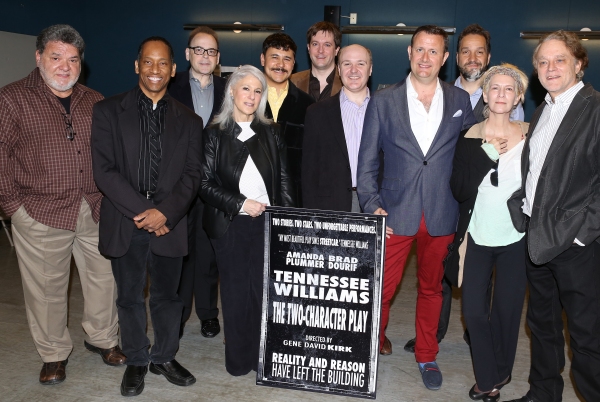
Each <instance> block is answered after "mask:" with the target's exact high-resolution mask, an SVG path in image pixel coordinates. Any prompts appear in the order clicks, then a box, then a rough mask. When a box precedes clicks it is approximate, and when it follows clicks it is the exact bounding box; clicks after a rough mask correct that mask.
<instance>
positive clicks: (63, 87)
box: [38, 63, 81, 92]
mask: <svg viewBox="0 0 600 402" xmlns="http://www.w3.org/2000/svg"><path fill="white" fill-rule="evenodd" d="M38 67H39V69H40V74H41V75H42V78H43V79H44V82H45V83H46V85H48V86H49V87H50V88H52V89H54V90H55V91H58V92H66V91H68V90H69V89H71V88H73V86H74V85H75V83H77V80H78V79H79V73H78V74H73V71H72V70H71V76H70V78H71V79H70V80H69V81H68V82H67V83H66V84H60V83H59V82H58V81H56V80H55V79H54V78H53V77H52V75H51V74H49V73H48V71H46V69H45V67H44V65H43V64H42V63H39V64H38ZM80 72H81V71H80Z"/></svg>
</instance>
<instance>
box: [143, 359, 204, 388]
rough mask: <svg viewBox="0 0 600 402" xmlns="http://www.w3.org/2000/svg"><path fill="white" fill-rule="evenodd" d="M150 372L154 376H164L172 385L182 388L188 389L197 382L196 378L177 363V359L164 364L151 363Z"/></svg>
mask: <svg viewBox="0 0 600 402" xmlns="http://www.w3.org/2000/svg"><path fill="white" fill-rule="evenodd" d="M150 371H151V372H153V373H154V374H158V375H160V374H162V375H164V376H165V378H166V379H167V380H168V381H169V382H170V383H172V384H175V385H180V386H182V387H187V386H188V385H192V384H193V383H195V382H196V378H195V377H194V376H193V375H192V374H191V373H190V372H189V371H187V370H186V369H185V368H183V366H181V364H179V363H177V360H175V359H173V360H171V361H170V362H166V363H163V364H154V363H150Z"/></svg>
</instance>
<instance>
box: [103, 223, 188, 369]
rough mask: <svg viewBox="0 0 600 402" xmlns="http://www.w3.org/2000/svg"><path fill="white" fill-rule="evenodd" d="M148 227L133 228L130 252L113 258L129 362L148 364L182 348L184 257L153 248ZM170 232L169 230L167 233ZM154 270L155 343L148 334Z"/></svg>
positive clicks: (152, 314)
mask: <svg viewBox="0 0 600 402" xmlns="http://www.w3.org/2000/svg"><path fill="white" fill-rule="evenodd" d="M151 236H155V235H154V234H153V233H148V232H147V231H145V230H138V229H134V230H133V236H132V237H131V243H130V245H129V250H127V253H126V254H125V255H124V256H122V257H119V258H115V259H113V260H111V263H112V270H113V275H114V276H115V281H116V283H117V309H118V310H117V311H118V314H119V327H120V329H121V342H122V344H123V353H124V354H125V356H127V364H128V365H132V366H144V365H147V364H148V362H150V361H152V362H153V363H156V364H161V363H166V362H169V361H171V360H173V359H174V358H175V354H176V353H177V349H178V348H179V325H180V322H181V310H182V309H183V304H182V302H181V299H180V298H179V296H178V295H177V287H178V286H179V277H180V275H181V263H182V259H183V257H177V258H170V257H161V256H158V255H155V254H153V253H152V252H151V251H150V238H151ZM167 236H168V234H167ZM147 273H148V274H150V317H151V318H152V327H153V328H154V345H153V346H152V350H151V351H150V352H149V351H148V347H149V346H150V340H149V339H148V336H147V335H146V325H147V324H146V301H145V295H144V289H145V288H146V283H147Z"/></svg>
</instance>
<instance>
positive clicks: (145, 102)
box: [138, 86, 169, 110]
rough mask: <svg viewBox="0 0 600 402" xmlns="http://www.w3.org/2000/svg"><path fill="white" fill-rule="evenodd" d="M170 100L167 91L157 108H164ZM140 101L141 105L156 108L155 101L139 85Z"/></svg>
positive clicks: (151, 108)
mask: <svg viewBox="0 0 600 402" xmlns="http://www.w3.org/2000/svg"><path fill="white" fill-rule="evenodd" d="M168 100H169V93H168V92H166V93H165V95H164V96H163V97H162V98H161V99H160V100H159V101H158V103H157V106H156V108H157V109H158V108H163V107H165V106H167V101H168ZM138 103H139V105H140V106H143V107H147V108H149V109H150V110H153V109H154V103H153V102H152V99H150V98H148V97H147V96H146V94H145V93H144V91H142V88H140V87H139V86H138Z"/></svg>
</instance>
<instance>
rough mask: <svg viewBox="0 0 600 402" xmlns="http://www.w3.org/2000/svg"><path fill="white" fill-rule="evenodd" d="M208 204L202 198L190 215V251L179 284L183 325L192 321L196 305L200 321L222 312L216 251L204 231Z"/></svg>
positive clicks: (195, 204) (214, 316) (184, 261)
mask: <svg viewBox="0 0 600 402" xmlns="http://www.w3.org/2000/svg"><path fill="white" fill-rule="evenodd" d="M203 212H204V203H203V202H202V201H201V200H200V198H196V202H195V203H194V205H193V206H192V207H191V209H190V212H189V213H188V243H189V244H188V246H189V247H188V250H189V253H188V255H187V256H186V257H184V258H183V270H182V271H181V282H180V283H179V292H178V293H179V297H181V300H183V314H182V316H181V324H182V325H183V324H185V322H186V321H187V320H188V319H189V318H190V315H191V314H192V310H193V308H194V300H195V302H196V303H195V305H196V314H197V315H198V318H199V319H200V320H208V319H211V318H217V316H218V315H219V309H218V308H217V299H218V297H219V293H218V292H219V284H218V281H219V271H218V270H217V260H216V258H215V252H214V250H213V247H212V244H211V243H210V239H209V238H208V235H207V234H206V232H205V231H204V229H203V228H202V213H203Z"/></svg>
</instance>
